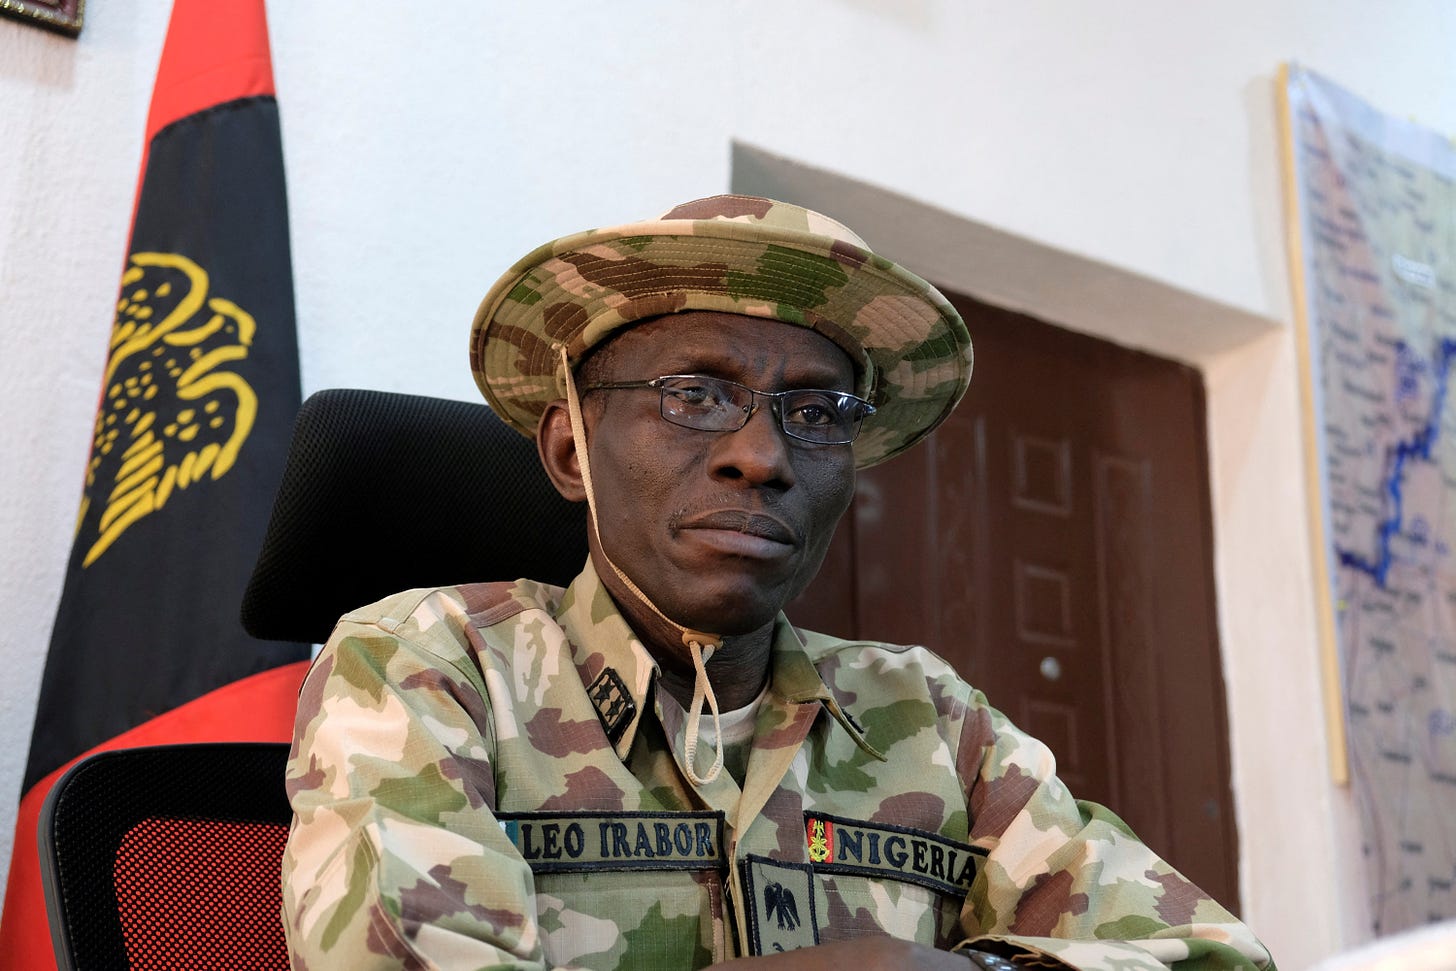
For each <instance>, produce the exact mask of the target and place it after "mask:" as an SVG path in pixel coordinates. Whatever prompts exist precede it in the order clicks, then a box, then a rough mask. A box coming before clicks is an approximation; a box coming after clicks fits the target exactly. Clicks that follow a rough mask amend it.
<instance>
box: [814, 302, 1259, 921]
mask: <svg viewBox="0 0 1456 971" xmlns="http://www.w3.org/2000/svg"><path fill="white" fill-rule="evenodd" d="M951 299H952V302H953V303H955V304H956V306H957V307H958V308H959V309H960V310H961V312H962V314H964V315H965V317H966V321H967V324H968V326H969V327H970V330H971V337H972V340H973V341H974V342H975V348H976V371H975V377H974V379H973V381H972V382H971V389H970V392H969V393H968V395H967V398H966V400H965V402H964V403H963V404H962V405H961V407H960V408H959V409H958V411H957V412H956V413H955V415H953V416H952V417H951V418H950V419H949V420H948V421H947V422H946V423H945V424H944V425H943V426H942V427H941V428H940V429H938V430H937V431H936V432H935V434H934V435H933V436H931V438H930V440H929V441H928V442H927V443H926V444H924V445H922V446H921V447H919V448H916V449H913V450H912V451H910V452H909V453H907V454H906V455H904V456H902V457H900V458H899V459H897V460H895V461H893V462H890V463H887V464H886V465H884V466H881V467H878V468H874V469H870V470H868V471H866V472H864V473H861V476H860V480H859V484H858V487H857V490H856V497H855V501H854V505H853V507H852V509H851V514H850V515H849V516H848V517H846V521H845V524H844V525H843V526H841V528H840V531H839V535H838V536H836V538H835V541H834V545H833V547H832V549H831V551H830V554H829V556H828V558H827V560H826V564H825V568H824V570H823V571H821V574H820V576H819V578H818V579H817V580H816V581H815V583H814V585H813V586H811V587H810V589H809V590H808V591H807V592H806V593H805V594H804V596H803V597H801V598H800V599H799V601H797V602H796V603H795V604H794V605H793V606H792V607H791V609H790V615H791V616H792V617H793V618H794V619H795V621H796V622H797V623H800V624H802V625H803V626H805V627H809V628H813V629H818V630H824V631H827V632H829V633H834V634H839V635H842V636H848V637H866V638H873V639H875V640H884V641H891V642H895V643H916V644H925V645H926V646H928V647H930V648H932V649H933V650H935V651H936V652H937V653H939V654H940V655H941V656H943V657H945V658H946V659H947V660H948V661H950V662H951V663H952V664H954V665H955V666H956V668H957V670H959V671H961V672H962V674H963V675H964V676H965V677H966V679H967V680H968V681H970V682H971V683H972V684H973V685H975V686H976V687H978V688H980V689H981V690H982V691H984V692H985V693H986V695H987V696H988V698H990V700H991V703H992V704H994V705H996V706H997V707H998V708H1000V709H1001V710H1002V711H1004V712H1006V714H1008V715H1009V716H1010V717H1011V718H1012V719H1013V720H1014V721H1015V722H1016V723H1017V724H1018V725H1020V726H1022V727H1023V728H1025V729H1026V730H1027V731H1029V732H1031V733H1032V734H1034V735H1036V736H1037V737H1038V738H1040V739H1041V740H1042V741H1044V742H1046V743H1047V744H1048V745H1049V746H1050V747H1051V749H1052V751H1053V752H1054V753H1055V755H1056V756H1057V762H1058V771H1059V774H1060V775H1061V776H1062V778H1063V779H1064V780H1065V781H1066V782H1067V784H1068V785H1069V786H1070V787H1071V789H1072V791H1073V792H1074V793H1075V794H1076V795H1077V796H1078V797H1079V798H1085V799H1092V800H1095V801H1098V802H1103V803H1106V804H1108V805H1109V806H1111V807H1112V808H1113V809H1114V810H1116V811H1117V812H1118V813H1119V814H1120V815H1122V816H1123V817H1124V818H1125V819H1126V820H1127V821H1128V823H1129V824H1130V825H1131V826H1132V827H1133V828H1134V829H1135V830H1136V831H1137V832H1138V833H1139V835H1141V836H1142V837H1143V839H1144V840H1146V841H1147V842H1148V843H1149V844H1150V845H1151V846H1153V848H1154V849H1156V850H1157V851H1159V852H1160V853H1162V854H1163V855H1165V856H1167V857H1168V858H1169V860H1170V861H1171V862H1173V864H1174V865H1175V866H1178V867H1179V868H1180V869H1181V870H1183V872H1184V873H1185V874H1187V875H1188V876H1189V878H1190V879H1192V880H1194V882H1196V883H1198V884H1199V885H1200V886H1202V887H1203V888H1204V889H1206V890H1207V891H1209V892H1210V893H1212V894H1213V895H1214V896H1215V897H1217V898H1218V899H1219V900H1221V901H1223V902H1224V903H1225V904H1227V905H1229V906H1231V907H1237V904H1238V894H1237V890H1238V879H1237V857H1238V846H1237V834H1236V832H1235V830H1234V826H1233V815H1232V798H1231V793H1230V787H1229V765H1228V732H1227V721H1226V716H1225V712H1224V694H1223V677H1222V669H1221V665H1220V659H1219V648H1218V638H1217V628H1216V623H1215V619H1214V618H1215V613H1214V589H1213V573H1212V562H1213V560H1212V527H1211V513H1210V510H1209V497H1208V460H1207V444H1206V442H1207V437H1206V429H1205V412H1204V398H1203V386H1202V381H1201V378H1200V377H1199V375H1198V373H1197V372H1196V371H1195V370H1193V369H1192V368H1189V367H1186V366H1184V365H1181V364H1178V363H1176V362H1172V361H1168V360H1165V359H1162V358H1157V357H1154V356H1152V355H1148V354H1143V353H1140V352H1136V351H1131V350H1128V349H1126V348H1121V347H1118V346H1116V345H1113V344H1110V343H1107V342H1104V341H1099V340H1096V339H1094V338H1090V337H1087V336H1084V335H1080V334H1074V333H1071V332H1069V331H1066V330H1063V329H1060V328H1056V327H1052V326H1050V325H1048V324H1045V323H1042V322H1040V321H1037V320H1034V319H1032V318H1029V317H1026V316H1023V315H1019V314H1015V313H1012V312H1010V311H1006V310H1001V309H997V308H992V307H989V306H986V305H984V304H979V303H976V302H975V301H972V300H969V299H966V298H961V297H958V296H956V295H953V294H952V295H951Z"/></svg>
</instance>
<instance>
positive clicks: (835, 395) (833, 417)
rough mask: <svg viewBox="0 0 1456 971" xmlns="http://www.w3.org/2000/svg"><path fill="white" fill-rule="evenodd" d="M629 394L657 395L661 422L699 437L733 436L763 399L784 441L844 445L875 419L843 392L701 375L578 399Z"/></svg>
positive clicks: (623, 385)
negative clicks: (772, 387)
mask: <svg viewBox="0 0 1456 971" xmlns="http://www.w3.org/2000/svg"><path fill="white" fill-rule="evenodd" d="M634 388H652V389H653V390H655V391H657V392H658V394H659V395H660V410H661V413H662V417H663V418H665V419H666V420H668V421H670V422H672V423H673V424H674V425H681V426H682V427H684V428H696V429H698V430H699V431H704V432H733V431H737V430H738V429H740V428H742V427H743V426H744V425H746V424H748V419H749V418H751V417H753V413H754V412H755V411H757V410H758V399H759V398H767V399H768V401H769V407H770V409H771V410H772V412H773V415H774V417H775V418H777V419H778V421H779V427H780V428H782V429H783V430H784V434H785V435H788V436H789V437H790V438H795V439H798V440H799V441H801V442H812V443H813V444H815V445H848V444H849V443H850V442H852V441H854V438H855V436H856V435H858V434H859V426H860V423H861V422H862V421H864V420H865V419H866V418H867V417H869V416H870V415H873V414H874V413H875V406H874V405H872V404H870V403H869V402H868V401H865V400H864V399H863V398H859V397H856V396H855V395H852V394H848V393H846V392H843V391H823V390H819V389H814V388H794V389H792V390H790V391H755V390H754V389H753V388H750V387H748V386H746V385H742V384H739V383H738V382H737V381H725V380H724V379H722V378H710V377H707V376H705V375H702V374H666V375H663V376H662V377H660V378H653V379H652V380H651V381H623V382H620V383H616V384H594V385H592V386H591V387H589V388H584V389H582V392H581V393H582V394H584V395H585V394H590V393H591V392H593V391H629V390H632V389H634Z"/></svg>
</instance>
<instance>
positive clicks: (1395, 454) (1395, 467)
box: [1335, 337, 1456, 589]
mask: <svg viewBox="0 0 1456 971" xmlns="http://www.w3.org/2000/svg"><path fill="white" fill-rule="evenodd" d="M1396 350H1397V357H1396V392H1395V393H1396V399H1397V400H1400V399H1403V398H1408V397H1410V396H1411V394H1412V392H1413V390H1414V387H1413V386H1414V384H1415V383H1416V382H1417V381H1418V377H1417V375H1418V374H1419V372H1420V370H1421V368H1420V365H1419V363H1418V359H1417V358H1416V357H1415V355H1414V354H1413V353H1411V352H1410V351H1409V349H1408V347H1407V346H1406V343H1405V342H1404V341H1401V342H1399V343H1398V344H1397V345H1396ZM1453 361H1456V340H1452V339H1451V338H1448V337H1443V338H1442V339H1441V346H1440V348H1439V349H1438V350H1437V352H1436V360H1435V367H1434V368H1433V370H1434V371H1435V377H1436V390H1435V393H1434V394H1433V395H1432V396H1431V414H1430V417H1428V418H1427V419H1426V423H1425V424H1424V425H1423V426H1422V427H1421V429H1420V430H1419V431H1417V432H1416V433H1415V434H1414V435H1412V436H1411V437H1410V438H1407V439H1404V440H1402V441H1399V442H1396V443H1395V445H1394V446H1393V447H1391V448H1390V449H1388V450H1387V451H1386V476H1385V485H1384V489H1383V490H1382V491H1383V492H1384V493H1385V500H1386V509H1387V512H1388V515H1386V517H1385V518H1384V519H1383V520H1381V522H1380V528H1379V529H1378V530H1377V531H1376V542H1375V549H1376V552H1375V556H1374V557H1368V556H1364V555H1362V554H1360V553H1357V552H1355V551H1354V550H1348V549H1344V548H1342V547H1339V546H1336V547H1335V554H1336V555H1337V556H1338V557H1339V559H1340V565H1341V566H1344V567H1349V568H1350V569H1352V570H1359V571H1360V572H1361V573H1364V574H1365V575H1367V576H1368V577H1370V579H1372V580H1374V581H1375V584H1376V586H1378V587H1380V588H1381V589H1385V581H1386V578H1387V577H1388V576H1389V574H1390V545H1391V541H1392V540H1393V539H1394V538H1395V537H1396V536H1397V535H1399V533H1400V531H1401V526H1402V525H1403V523H1404V517H1405V512H1404V497H1403V496H1402V495H1401V489H1402V487H1403V485H1404V482H1405V464H1406V462H1408V461H1410V460H1412V459H1419V460H1420V461H1422V462H1429V461H1430V460H1431V452H1432V451H1433V450H1434V449H1435V447H1436V435H1437V433H1438V432H1439V431H1440V429H1441V411H1442V410H1443V409H1444V408H1445V405H1446V387H1447V384H1448V379H1449V378H1450V376H1451V364H1452V362H1453ZM1419 525H1420V526H1422V527H1424V526H1425V522H1424V520H1420V521H1419ZM1419 532H1420V536H1419V537H1418V538H1420V539H1423V538H1424V536H1425V529H1420V531H1419Z"/></svg>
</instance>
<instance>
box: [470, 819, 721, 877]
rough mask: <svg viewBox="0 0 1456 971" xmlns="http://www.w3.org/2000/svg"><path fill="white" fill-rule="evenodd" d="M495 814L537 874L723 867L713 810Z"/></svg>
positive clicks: (719, 838)
mask: <svg viewBox="0 0 1456 971" xmlns="http://www.w3.org/2000/svg"><path fill="white" fill-rule="evenodd" d="M496 818H498V819H499V820H500V826H501V830H502V831H504V832H505V834H506V836H508V837H510V840H511V842H512V843H514V844H515V845H516V850H517V851H518V852H519V853H520V854H521V856H522V857H524V858H525V860H526V862H527V863H528V864H529V865H530V867H531V869H532V871H534V872H536V873H565V872H571V871H577V870H717V869H721V868H722V866H723V814H722V813H718V812H683V813H648V812H571V813H552V812H523V813H497V814H496Z"/></svg>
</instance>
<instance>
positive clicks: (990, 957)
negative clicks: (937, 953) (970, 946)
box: [960, 950, 1019, 971]
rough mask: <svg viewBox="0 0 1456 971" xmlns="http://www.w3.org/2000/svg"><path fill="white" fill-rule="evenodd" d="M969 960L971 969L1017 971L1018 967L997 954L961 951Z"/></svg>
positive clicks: (1013, 962) (1008, 959)
mask: <svg viewBox="0 0 1456 971" xmlns="http://www.w3.org/2000/svg"><path fill="white" fill-rule="evenodd" d="M960 953H962V954H964V955H965V956H966V957H968V958H970V959H971V967H973V968H984V969H985V971H1017V968H1018V967H1019V965H1018V964H1017V963H1016V962H1015V961H1013V960H1011V959H1010V958H1003V957H1001V956H1000V955H997V954H987V953H986V952H985V951H970V950H967V951H961V952H960Z"/></svg>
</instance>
